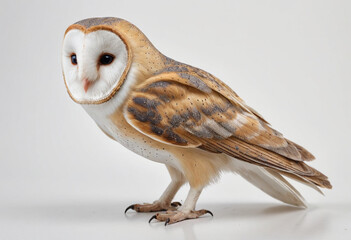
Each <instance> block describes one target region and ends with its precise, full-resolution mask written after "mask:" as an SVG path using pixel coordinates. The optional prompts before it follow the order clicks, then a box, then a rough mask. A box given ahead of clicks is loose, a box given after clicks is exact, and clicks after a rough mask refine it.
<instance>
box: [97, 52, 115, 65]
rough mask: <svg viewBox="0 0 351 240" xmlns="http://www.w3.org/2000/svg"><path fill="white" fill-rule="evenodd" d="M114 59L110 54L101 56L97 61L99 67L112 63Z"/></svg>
mask: <svg viewBox="0 0 351 240" xmlns="http://www.w3.org/2000/svg"><path fill="white" fill-rule="evenodd" d="M114 59H115V57H114V56H113V55H111V54H103V55H101V57H100V59H99V63H100V64H101V65H109V64H111V63H112V62H113V60H114Z"/></svg>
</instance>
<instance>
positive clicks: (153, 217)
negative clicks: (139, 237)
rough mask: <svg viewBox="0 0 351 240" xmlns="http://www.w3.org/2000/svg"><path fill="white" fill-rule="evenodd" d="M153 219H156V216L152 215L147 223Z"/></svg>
mask: <svg viewBox="0 0 351 240" xmlns="http://www.w3.org/2000/svg"><path fill="white" fill-rule="evenodd" d="M153 219H156V214H155V215H153V216H152V217H151V218H150V220H149V223H151V221H152V220H153Z"/></svg>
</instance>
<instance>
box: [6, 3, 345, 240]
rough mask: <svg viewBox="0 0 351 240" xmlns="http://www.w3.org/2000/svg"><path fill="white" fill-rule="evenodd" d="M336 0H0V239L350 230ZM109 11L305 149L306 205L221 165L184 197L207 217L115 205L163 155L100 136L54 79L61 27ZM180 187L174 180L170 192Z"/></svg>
mask: <svg viewBox="0 0 351 240" xmlns="http://www.w3.org/2000/svg"><path fill="white" fill-rule="evenodd" d="M350 12H351V2H350V1H347V0H345V1H337V0H334V1H321V0H315V1H311V0H299V1H278V0H277V1H260V0H257V1H247V0H242V1H219V0H218V1H197V2H193V1H172V2H171V1H161V0H160V1H151V0H148V1H131V0H129V1H123V0H111V1H102V0H99V1H83V0H81V1H68V0H66V1H58V0H55V1H19V0H17V1H11V0H5V1H4V0H2V1H1V2H0V20H1V37H0V41H1V42H0V43H1V44H0V53H1V57H0V68H1V75H0V112H1V115H0V239H50V240H52V239H65V240H66V239H167V240H170V239H214V238H218V239H296V238H298V239H350V238H351V213H350V211H351V196H350V183H351V177H350V174H349V172H350V168H351V154H350V143H351V138H350V133H351V130H350V123H351V104H350V103H351V97H350V89H351V84H350V81H351V47H350V45H351V14H350ZM95 16H116V17H122V18H125V19H127V20H129V21H130V22H132V23H134V24H135V25H136V26H138V27H139V28H140V29H141V30H142V31H143V32H144V33H145V34H146V35H147V36H148V37H149V39H150V40H151V41H152V42H153V43H154V45H155V46H156V47H157V48H158V49H159V50H160V51H161V52H163V53H164V54H166V55H167V56H169V57H172V58H174V59H176V60H179V61H182V62H185V63H188V64H191V65H193V66H196V67H200V68H202V69H204V70H206V71H209V72H210V73H212V74H214V75H216V76H217V77H219V78H220V79H222V80H223V81H224V82H226V83H227V84H228V85H229V86H231V87H232V88H233V89H234V90H235V91H236V92H237V93H238V94H239V95H240V96H241V97H242V98H243V99H244V100H246V102H247V103H248V104H249V105H251V106H252V107H254V108H255V109H256V110H258V111H259V112H260V113H261V114H262V115H263V116H264V117H265V118H266V119H267V120H268V121H269V122H271V124H272V125H273V126H274V127H275V128H276V129H277V130H279V131H281V132H283V133H284V134H285V135H286V137H288V138H289V139H291V140H293V141H295V142H297V143H299V144H301V145H303V146H304V147H306V148H307V149H308V150H310V151H311V152H312V153H313V154H314V155H315V156H316V157H317V160H316V161H315V162H313V163H312V166H314V167H316V168H317V169H319V170H320V171H322V172H323V173H325V174H326V175H328V176H329V177H330V180H331V182H332V184H333V186H334V188H333V190H330V191H329V190H327V191H325V195H326V196H325V197H323V196H321V195H319V194H318V193H316V192H315V191H313V190H312V189H307V188H306V187H304V186H301V185H299V184H296V185H297V187H298V188H299V189H300V190H301V192H302V193H303V194H304V196H305V197H306V199H307V201H308V202H309V203H310V204H309V206H310V207H309V208H308V209H307V210H298V209H295V208H292V207H289V206H287V205H284V204H282V203H280V202H278V201H276V200H274V199H272V198H270V197H269V196H266V195H265V194H264V193H262V192H261V191H259V190H257V189H256V188H254V187H253V186H251V185H249V184H248V183H246V182H245V181H244V180H243V179H241V178H240V177H238V176H235V175H232V174H226V175H224V176H223V178H222V179H221V181H220V182H219V183H218V184H215V185H212V186H209V187H208V188H206V189H205V190H204V192H203V194H202V195H201V197H200V200H199V202H198V208H206V209H209V210H211V211H213V213H214V218H211V217H203V218H201V219H199V220H194V221H185V222H181V223H177V224H175V225H171V226H167V227H166V228H165V227H164V226H163V224H162V223H152V224H150V225H149V224H148V223H147V220H148V219H149V218H150V217H151V215H152V214H135V213H132V212H130V213H128V214H127V215H124V213H123V211H124V209H125V207H127V206H128V205H130V204H132V203H141V202H152V201H153V200H155V199H157V198H158V197H159V195H160V194H161V193H162V191H163V190H164V188H165V187H166V186H167V184H168V182H169V176H168V173H167V171H166V169H165V167H164V166H162V165H160V164H157V163H153V162H151V161H148V160H146V159H143V158H142V157H139V156H137V155H136V154H134V153H132V152H130V151H128V150H127V149H124V148H123V147H122V146H120V145H119V144H118V143H116V142H113V141H112V140H110V139H109V138H108V137H106V136H105V135H104V134H103V133H102V132H101V131H100V130H99V129H98V128H97V127H96V125H95V123H94V122H93V120H91V119H90V118H89V116H88V115H87V114H86V113H85V112H84V111H83V109H82V108H81V107H80V106H79V105H77V104H75V103H74V102H73V101H72V100H71V99H70V98H69V96H68V94H67V93H66V90H65V87H64V83H63V79H62V73H61V65H60V48H61V43H62V38H63V34H64V31H65V29H66V28H67V27H68V26H69V25H70V24H72V23H74V22H76V21H78V20H80V19H84V18H88V17H95ZM187 190H188V187H187V186H185V187H183V188H182V189H181V191H180V192H179V193H178V194H177V196H176V200H178V201H184V199H185V197H186V193H187Z"/></svg>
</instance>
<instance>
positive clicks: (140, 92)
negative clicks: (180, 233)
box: [124, 68, 328, 186]
mask: <svg viewBox="0 0 351 240" xmlns="http://www.w3.org/2000/svg"><path fill="white" fill-rule="evenodd" d="M201 71H202V70H201ZM206 74H207V73H206V72H204V71H202V72H200V73H199V71H196V69H195V70H193V71H191V70H190V71H189V68H188V71H185V70H183V71H182V72H174V71H171V72H167V71H166V72H161V73H159V74H157V75H155V76H153V77H151V78H149V79H147V80H146V81H145V82H144V83H142V84H141V85H139V86H138V87H137V88H136V90H135V91H133V93H132V94H131V96H130V98H129V99H128V100H127V103H126V107H125V109H124V116H125V118H126V120H127V122H128V123H129V124H130V125H132V126H133V127H134V128H136V129H137V130H138V131H140V132H142V133H143V134H145V135H147V136H149V137H151V138H153V139H155V140H157V141H160V142H163V143H165V144H171V145H176V146H180V147H187V148H202V149H204V150H207V151H210V152H215V153H225V154H227V155H230V156H233V157H235V158H237V159H240V160H243V161H246V162H250V163H253V164H256V165H259V166H264V167H269V168H273V169H276V170H279V171H282V172H287V173H292V174H297V175H301V176H307V177H311V178H318V180H319V181H324V182H327V180H326V179H327V178H326V177H325V176H324V175H323V174H322V173H320V172H318V171H317V170H315V169H313V168H312V167H309V166H308V165H307V164H305V163H304V162H303V161H306V160H307V161H308V160H312V159H314V157H313V155H312V154H310V153H309V152H308V151H307V150H305V149H304V148H302V147H301V146H299V145H297V144H295V143H293V142H291V141H289V140H287V139H285V138H284V136H283V135H282V134H281V133H279V132H277V131H276V130H274V129H273V128H271V127H270V126H269V124H268V123H267V122H266V121H265V120H264V119H263V118H262V117H261V116H260V115H259V114H258V113H257V112H255V111H254V110H253V109H252V108H250V107H248V106H247V105H246V104H245V103H244V101H242V100H241V99H240V98H239V96H238V95H237V94H235V93H234V92H233V91H232V90H231V89H230V88H229V87H228V86H226V85H225V84H224V83H222V82H220V81H219V80H218V79H216V78H214V77H213V76H211V75H206ZM209 76H210V77H209ZM211 78H212V79H211ZM311 181H312V180H311ZM316 184H317V183H316ZM318 185H322V186H323V185H328V184H327V183H318Z"/></svg>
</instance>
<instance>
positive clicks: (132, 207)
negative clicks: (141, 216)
mask: <svg viewBox="0 0 351 240" xmlns="http://www.w3.org/2000/svg"><path fill="white" fill-rule="evenodd" d="M134 205H135V204H132V205H130V206H129V207H127V208H126V210H124V214H126V213H127V212H128V210H129V209H133V210H134Z"/></svg>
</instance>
